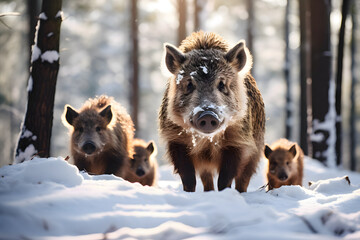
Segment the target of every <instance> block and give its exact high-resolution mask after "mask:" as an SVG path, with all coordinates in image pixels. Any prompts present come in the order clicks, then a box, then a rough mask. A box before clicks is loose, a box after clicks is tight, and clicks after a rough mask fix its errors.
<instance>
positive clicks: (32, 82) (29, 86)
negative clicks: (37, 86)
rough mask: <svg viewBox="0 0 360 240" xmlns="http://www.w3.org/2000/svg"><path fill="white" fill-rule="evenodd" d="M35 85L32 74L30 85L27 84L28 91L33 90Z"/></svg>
mask: <svg viewBox="0 0 360 240" xmlns="http://www.w3.org/2000/svg"><path fill="white" fill-rule="evenodd" d="M33 86H34V81H33V78H32V76H30V77H29V81H28V85H27V91H28V92H31V91H32V89H33Z"/></svg>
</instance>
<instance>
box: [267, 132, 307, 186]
mask: <svg viewBox="0 0 360 240" xmlns="http://www.w3.org/2000/svg"><path fill="white" fill-rule="evenodd" d="M264 154H265V157H266V158H267V159H268V160H269V166H268V169H267V177H268V181H269V190H271V189H273V188H279V187H281V186H283V185H300V186H302V179H303V168H304V163H303V158H304V153H303V151H302V149H301V148H300V147H299V145H298V144H296V143H294V142H290V141H289V140H287V139H284V138H282V139H279V140H278V141H276V142H274V143H273V144H272V145H271V147H270V146H268V145H266V146H265V150H264ZM284 176H286V177H287V178H286V179H280V178H281V177H284Z"/></svg>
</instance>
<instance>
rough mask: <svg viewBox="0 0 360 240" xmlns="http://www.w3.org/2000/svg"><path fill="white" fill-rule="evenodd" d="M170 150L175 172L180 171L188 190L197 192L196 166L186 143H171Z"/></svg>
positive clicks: (185, 188) (185, 187)
mask: <svg viewBox="0 0 360 240" xmlns="http://www.w3.org/2000/svg"><path fill="white" fill-rule="evenodd" d="M168 151H169V154H170V157H171V161H172V163H173V164H174V169H175V172H178V173H179V175H180V177H181V181H182V184H183V187H184V191H186V192H195V186H196V178H195V168H194V164H193V163H192V161H191V158H190V155H189V151H188V149H187V146H186V145H185V144H180V143H174V142H172V143H170V144H169V147H168Z"/></svg>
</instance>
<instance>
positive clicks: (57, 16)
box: [55, 11, 64, 20]
mask: <svg viewBox="0 0 360 240" xmlns="http://www.w3.org/2000/svg"><path fill="white" fill-rule="evenodd" d="M55 18H61V20H63V19H64V13H63V11H58V12H57V13H56V15H55Z"/></svg>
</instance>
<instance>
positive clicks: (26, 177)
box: [0, 158, 360, 240]
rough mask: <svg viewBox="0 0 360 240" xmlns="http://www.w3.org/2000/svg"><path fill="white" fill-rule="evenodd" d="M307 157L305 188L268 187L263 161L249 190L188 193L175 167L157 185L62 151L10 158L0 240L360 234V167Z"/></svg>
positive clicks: (0, 174)
mask: <svg viewBox="0 0 360 240" xmlns="http://www.w3.org/2000/svg"><path fill="white" fill-rule="evenodd" d="M305 160H306V161H305V168H306V170H305V176H304V177H305V178H304V187H300V186H286V187H281V188H279V189H275V190H273V191H269V192H266V191H265V190H264V189H261V188H260V187H261V186H262V185H264V183H265V176H264V173H263V170H264V167H265V163H264V160H263V161H262V162H261V164H260V167H259V170H258V173H257V175H255V176H254V177H253V179H252V181H251V183H250V187H249V189H248V192H247V193H242V194H239V193H238V192H237V191H236V190H234V189H226V190H224V191H222V192H217V191H213V192H206V193H205V192H202V186H201V183H200V182H199V181H198V186H197V192H195V193H186V192H183V191H182V185H181V183H180V180H179V178H178V177H177V176H175V175H173V174H172V168H171V167H170V166H162V167H161V168H160V179H159V182H158V187H143V186H141V185H140V184H132V183H129V182H126V181H124V180H122V179H121V178H118V177H115V176H112V175H99V176H89V175H88V174H86V173H79V171H78V170H77V168H76V167H74V166H73V165H71V164H69V163H67V162H66V161H65V160H64V159H63V158H48V159H40V158H35V159H33V160H32V161H28V162H24V163H21V164H16V165H12V166H4V167H2V168H0V239H75V240H77V239H276V240H279V239H286V240H289V239H290V240H291V239H316V240H318V239H327V240H328V239H338V238H339V237H341V238H343V239H360V189H359V187H360V174H359V173H353V172H348V171H343V170H335V169H326V168H325V167H323V166H322V165H321V164H319V163H318V162H316V161H314V160H312V159H309V158H306V159H305ZM345 175H347V176H348V177H349V180H350V184H349V182H348V180H347V179H346V178H344V176H345ZM309 181H312V182H313V183H312V184H311V186H310V187H308V182H309Z"/></svg>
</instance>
